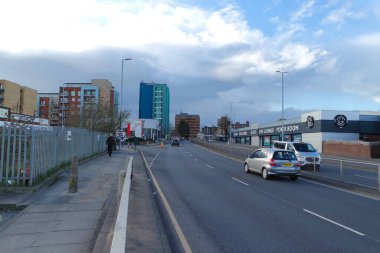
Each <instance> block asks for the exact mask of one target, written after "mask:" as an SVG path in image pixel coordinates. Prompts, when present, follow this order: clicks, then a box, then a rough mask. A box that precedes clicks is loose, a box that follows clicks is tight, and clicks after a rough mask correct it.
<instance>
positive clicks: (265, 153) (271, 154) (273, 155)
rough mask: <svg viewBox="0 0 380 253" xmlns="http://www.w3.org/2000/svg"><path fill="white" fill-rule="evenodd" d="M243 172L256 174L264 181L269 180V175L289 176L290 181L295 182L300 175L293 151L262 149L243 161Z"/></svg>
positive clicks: (298, 164)
mask: <svg viewBox="0 0 380 253" xmlns="http://www.w3.org/2000/svg"><path fill="white" fill-rule="evenodd" d="M244 171H245V172H246V173H250V172H257V173H259V174H261V175H262V176H263V178H264V179H269V177H270V176H271V175H285V176H290V178H291V179H292V180H297V178H298V176H299V175H300V163H299V162H298V160H297V157H296V155H295V154H294V152H293V151H290V150H285V149H274V148H262V149H258V150H256V151H254V152H253V153H252V154H251V155H250V156H249V157H248V158H247V159H245V162H244Z"/></svg>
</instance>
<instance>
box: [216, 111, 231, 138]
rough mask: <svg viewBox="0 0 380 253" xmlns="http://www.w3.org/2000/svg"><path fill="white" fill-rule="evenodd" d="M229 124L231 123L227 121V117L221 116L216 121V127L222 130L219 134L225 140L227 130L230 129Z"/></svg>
mask: <svg viewBox="0 0 380 253" xmlns="http://www.w3.org/2000/svg"><path fill="white" fill-rule="evenodd" d="M230 123H231V120H230V119H229V117H228V116H227V115H225V116H222V117H221V118H220V119H219V120H218V127H219V128H220V129H221V130H222V133H221V134H223V135H224V136H225V137H226V138H228V130H229V127H230Z"/></svg>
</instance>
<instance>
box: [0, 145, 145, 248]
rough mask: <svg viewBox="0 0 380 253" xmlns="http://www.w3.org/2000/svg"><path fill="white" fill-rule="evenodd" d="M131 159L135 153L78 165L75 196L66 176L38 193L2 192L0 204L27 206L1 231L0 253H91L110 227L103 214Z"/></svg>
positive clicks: (120, 152)
mask: <svg viewBox="0 0 380 253" xmlns="http://www.w3.org/2000/svg"><path fill="white" fill-rule="evenodd" d="M129 155H134V156H136V155H138V153H137V151H132V150H127V149H123V150H121V151H115V152H114V153H113V155H112V157H109V156H108V155H103V156H101V157H99V158H96V159H94V160H91V161H89V162H87V163H85V164H83V165H80V166H79V170H78V174H79V176H78V192H77V193H69V192H68V173H64V174H63V175H61V176H60V177H59V178H58V179H57V181H56V182H55V183H53V184H52V185H50V186H47V187H45V188H43V189H41V190H39V191H38V192H36V193H3V192H2V193H0V204H3V205H4V204H18V205H20V204H21V205H22V204H26V205H28V207H26V208H25V209H24V210H23V211H21V212H20V213H19V214H18V215H17V216H16V217H15V218H13V219H12V220H10V221H9V222H8V223H7V224H6V225H5V226H3V227H0V252H1V253H3V252H4V253H6V252H14V253H17V252H28V253H37V252H38V253H44V252H46V253H54V252H57V253H59V252H73V253H75V252H78V253H79V252H80V253H83V252H91V251H92V250H93V249H94V246H95V243H96V240H97V238H98V235H99V234H100V232H101V229H102V227H104V224H103V223H104V222H105V221H108V222H109V223H112V219H111V220H110V219H107V217H109V216H107V213H108V211H109V210H111V211H114V210H115V208H116V206H115V205H111V203H115V201H114V199H115V196H116V194H115V193H116V190H117V182H118V174H119V171H120V170H121V169H125V164H126V157H127V156H129ZM110 227H112V226H110V225H108V228H110ZM103 232H104V231H103ZM108 237H109V236H108ZM108 241H109V240H108ZM105 243H108V242H105ZM103 246H104V245H103ZM94 251H95V250H94Z"/></svg>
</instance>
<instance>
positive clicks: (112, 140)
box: [106, 133, 116, 156]
mask: <svg viewBox="0 0 380 253" xmlns="http://www.w3.org/2000/svg"><path fill="white" fill-rule="evenodd" d="M106 144H107V145H108V155H109V156H111V155H112V149H113V147H114V145H116V142H115V138H113V134H112V133H110V134H109V136H108V138H107V141H106Z"/></svg>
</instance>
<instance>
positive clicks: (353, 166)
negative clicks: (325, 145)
mask: <svg viewBox="0 0 380 253" xmlns="http://www.w3.org/2000/svg"><path fill="white" fill-rule="evenodd" d="M194 143H197V144H199V145H202V146H205V147H207V148H210V149H213V150H216V151H219V152H222V153H224V154H227V155H230V156H232V157H235V158H239V159H241V160H244V159H245V158H247V157H248V156H249V155H250V154H251V153H252V152H253V151H254V150H255V149H257V148H259V147H255V146H249V147H241V146H233V145H226V144H219V143H215V142H206V141H194ZM304 172H305V173H307V174H308V175H309V176H315V177H317V176H318V177H322V178H327V179H332V180H335V181H340V182H345V183H349V184H352V185H358V186H361V187H366V188H370V189H373V190H378V191H380V163H375V162H365V161H359V160H353V159H338V158H328V157H322V162H321V166H320V168H319V169H318V170H317V169H316V166H314V169H311V170H304Z"/></svg>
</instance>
